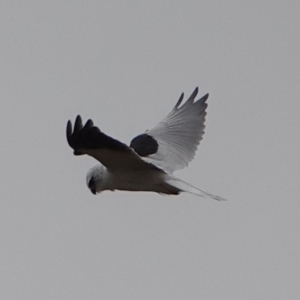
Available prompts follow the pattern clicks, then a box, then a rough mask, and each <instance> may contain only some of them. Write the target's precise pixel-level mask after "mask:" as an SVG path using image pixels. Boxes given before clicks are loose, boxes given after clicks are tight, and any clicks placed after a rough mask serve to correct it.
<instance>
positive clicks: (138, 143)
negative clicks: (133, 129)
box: [130, 133, 158, 156]
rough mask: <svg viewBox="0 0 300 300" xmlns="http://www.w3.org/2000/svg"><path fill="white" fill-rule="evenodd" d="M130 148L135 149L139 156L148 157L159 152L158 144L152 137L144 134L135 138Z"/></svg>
mask: <svg viewBox="0 0 300 300" xmlns="http://www.w3.org/2000/svg"><path fill="white" fill-rule="evenodd" d="M130 147H131V148H133V149H134V151H135V152H136V153H137V154H138V155H139V156H148V155H151V154H154V153H156V152H157V150H158V143H157V141H156V140H155V139H154V138H153V137H152V136H151V135H148V134H146V133H144V134H140V135H138V136H137V137H135V138H134V139H133V140H132V141H131V143H130Z"/></svg>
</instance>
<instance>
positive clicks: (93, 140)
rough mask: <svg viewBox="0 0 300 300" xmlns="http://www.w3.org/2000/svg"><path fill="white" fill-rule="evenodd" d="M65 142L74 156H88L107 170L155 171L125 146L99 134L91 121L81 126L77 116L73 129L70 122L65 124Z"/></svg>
mask: <svg viewBox="0 0 300 300" xmlns="http://www.w3.org/2000/svg"><path fill="white" fill-rule="evenodd" d="M67 140H68V143H69V145H70V147H71V148H73V149H74V155H83V154H87V155H90V156H92V157H94V158H95V159H97V160H98V161H99V162H100V163H102V164H103V165H104V166H105V167H106V168H107V169H111V170H116V169H130V170H132V169H148V170H149V169H157V167H155V166H154V165H152V164H151V163H147V162H145V161H144V160H142V159H141V158H140V157H139V156H138V155H137V154H136V153H135V152H134V151H133V150H132V149H131V148H130V147H128V146H127V145H125V144H123V143H121V142H119V141H117V140H115V139H113V138H111V137H109V136H107V135H106V134H104V133H103V132H101V131H100V129H99V128H98V127H96V126H94V124H93V121H92V120H88V121H87V122H86V124H85V125H84V126H83V125H82V120H81V117H80V116H79V115H78V116H77V118H76V120H75V125H74V129H72V123H71V121H68V123H67Z"/></svg>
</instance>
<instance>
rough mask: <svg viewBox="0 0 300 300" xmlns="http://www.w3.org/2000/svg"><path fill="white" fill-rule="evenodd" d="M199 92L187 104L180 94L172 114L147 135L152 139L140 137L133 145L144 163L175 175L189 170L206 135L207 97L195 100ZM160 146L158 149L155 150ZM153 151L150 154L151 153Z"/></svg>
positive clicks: (195, 91)
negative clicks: (179, 171) (179, 170)
mask: <svg viewBox="0 0 300 300" xmlns="http://www.w3.org/2000/svg"><path fill="white" fill-rule="evenodd" d="M197 94H198V88H196V89H195V90H194V91H193V93H192V94H191V96H190V97H189V98H188V99H187V101H186V102H185V103H183V104H182V105H181V103H182V100H183V98H184V94H181V96H180V98H179V100H178V101H177V103H176V105H175V106H174V108H173V109H172V111H171V112H170V113H169V114H168V115H167V116H166V117H165V118H164V119H163V120H162V121H161V122H159V123H158V124H157V125H156V126H155V127H154V128H152V129H151V130H148V131H146V133H145V135H147V136H149V137H150V138H147V139H146V138H141V136H143V135H140V136H137V137H136V138H134V139H133V140H132V142H131V145H132V147H133V149H134V150H135V151H136V152H137V153H143V154H144V155H143V156H144V159H145V160H146V161H148V162H151V163H153V164H155V165H156V166H158V167H160V168H162V169H163V170H165V171H168V172H173V171H175V170H178V169H182V168H184V167H186V166H187V165H188V164H189V162H190V161H191V160H192V159H193V158H194V155H195V152H196V150H197V147H198V145H199V143H200V140H201V139H202V136H203V134H204V128H205V125H204V122H205V116H206V112H205V110H206V108H207V104H206V103H205V102H206V100H207V98H208V94H206V95H204V96H203V97H202V98H200V99H199V100H196V96H197ZM155 144H157V145H158V147H154V145H155ZM150 150H151V151H150Z"/></svg>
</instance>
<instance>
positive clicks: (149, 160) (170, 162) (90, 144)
mask: <svg viewBox="0 0 300 300" xmlns="http://www.w3.org/2000/svg"><path fill="white" fill-rule="evenodd" d="M197 93H198V88H196V89H195V91H194V92H193V93H192V95H191V96H190V97H189V99H188V100H187V101H186V102H185V103H184V104H183V105H181V106H180V104H181V102H182V100H183V94H182V95H181V97H180V98H179V100H178V101H177V103H176V105H175V107H174V108H173V110H172V111H171V112H170V113H169V114H168V115H167V116H166V117H165V118H164V119H163V120H162V121H161V122H160V123H158V124H157V125H156V126H155V127H154V128H152V129H151V130H147V131H146V132H145V133H143V134H141V135H138V136H137V137H135V138H134V139H133V140H132V141H131V143H130V146H127V145H125V144H123V143H121V142H119V141H117V140H115V139H113V138H111V137H109V136H107V135H106V134H104V133H103V132H101V131H100V129H99V128H98V127H96V126H94V124H93V122H92V120H88V121H87V122H86V124H85V125H84V126H83V124H82V120H81V117H80V116H77V118H76V121H75V125H74V128H72V124H71V122H70V121H68V124H67V140H68V143H69V145H70V146H71V147H72V148H73V149H74V154H75V155H83V154H87V155H90V156H92V157H94V158H95V159H97V160H98V161H99V162H100V163H101V164H98V165H96V166H95V167H93V168H92V169H91V170H90V171H89V172H88V174H87V185H88V187H89V189H90V190H91V192H92V193H93V194H97V193H99V192H101V191H105V190H110V191H114V190H125V191H144V192H157V193H160V194H167V195H178V194H180V192H189V193H192V194H195V195H198V196H201V197H207V198H212V199H215V200H224V199H222V198H221V197H219V196H216V195H212V194H209V193H206V192H204V191H203V190H200V189H198V188H195V187H193V186H192V185H190V184H188V183H186V182H184V181H183V180H181V179H179V178H177V177H175V176H174V175H173V174H172V173H173V172H174V171H175V170H178V169H182V168H184V167H186V166H187V165H188V164H189V162H190V161H191V160H192V159H193V158H194V155H195V152H196V150H197V147H198V145H199V143H200V140H201V139H202V136H203V134H204V128H205V125H204V122H205V116H206V111H205V110H206V107H207V104H206V100H207V98H208V94H206V95H205V96H203V97H202V98H201V99H199V100H197V101H195V97H196V95H197Z"/></svg>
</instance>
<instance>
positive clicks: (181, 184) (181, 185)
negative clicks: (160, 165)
mask: <svg viewBox="0 0 300 300" xmlns="http://www.w3.org/2000/svg"><path fill="white" fill-rule="evenodd" d="M166 182H167V183H168V184H169V185H171V186H173V187H175V188H177V189H179V190H180V191H182V192H187V193H190V194H193V195H196V196H200V197H204V198H210V199H214V200H217V201H226V199H224V198H222V197H220V196H217V195H213V194H210V193H207V192H205V191H203V190H201V189H198V188H196V187H194V186H192V185H191V184H189V183H187V182H185V181H183V180H181V179H179V178H177V177H175V176H172V175H168V178H166Z"/></svg>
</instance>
